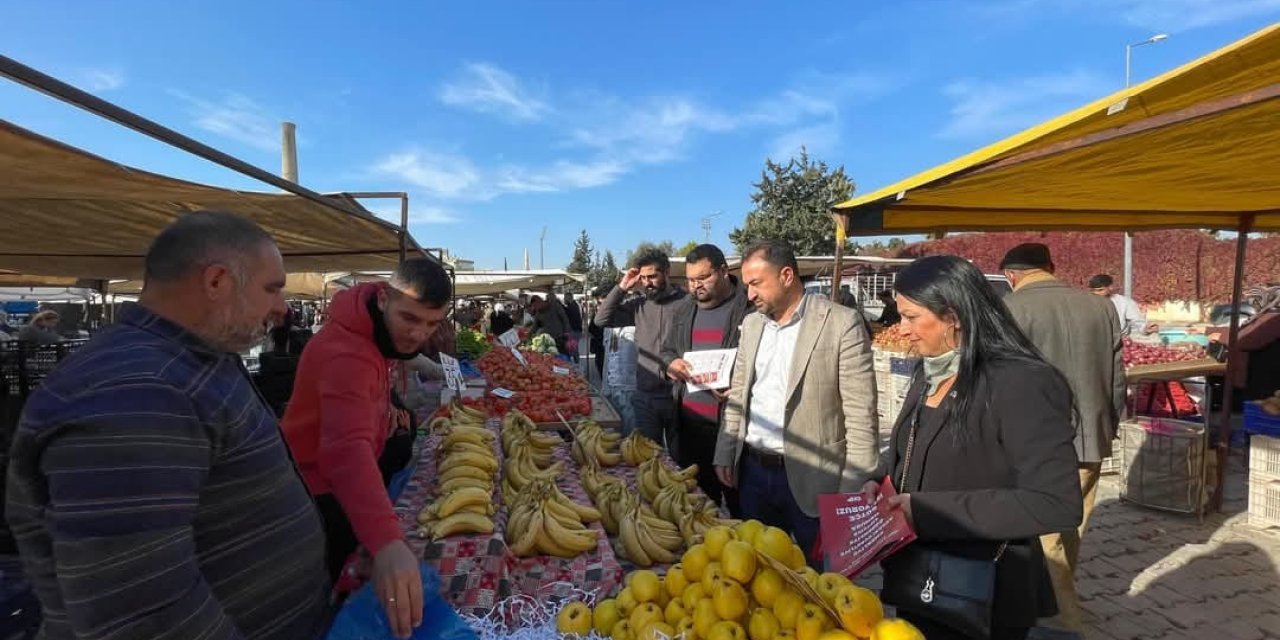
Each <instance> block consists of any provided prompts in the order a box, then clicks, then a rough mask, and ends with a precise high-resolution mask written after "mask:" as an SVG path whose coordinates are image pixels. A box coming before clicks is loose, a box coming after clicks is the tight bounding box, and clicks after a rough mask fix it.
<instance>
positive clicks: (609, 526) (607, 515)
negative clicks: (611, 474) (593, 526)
mask: <svg viewBox="0 0 1280 640" xmlns="http://www.w3.org/2000/svg"><path fill="white" fill-rule="evenodd" d="M589 491H590V490H588V492H589ZM591 500H592V501H593V502H594V503H595V505H596V508H597V509H599V510H600V524H602V525H604V530H605V531H607V532H609V535H611V536H616V535H618V532H619V531H620V530H621V527H620V524H621V522H622V519H623V518H625V517H626V516H627V512H628V511H630V510H631V509H632V508H633V507H635V506H637V505H638V503H639V501H638V500H636V496H635V494H634V493H631V492H630V491H628V490H627V485H626V484H624V483H622V482H616V483H615V482H602V483H600V484H599V485H598V487H597V489H596V492H595V493H594V494H592V495H591Z"/></svg>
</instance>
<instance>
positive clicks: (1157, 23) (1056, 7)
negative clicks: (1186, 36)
mask: <svg viewBox="0 0 1280 640" xmlns="http://www.w3.org/2000/svg"><path fill="white" fill-rule="evenodd" d="M971 5H973V6H971ZM960 6H962V7H963V8H964V10H965V11H969V12H972V11H976V12H977V13H978V14H979V15H981V16H983V18H984V19H988V20H989V19H995V20H1009V19H1026V18H1028V17H1032V16H1035V17H1042V16H1044V15H1045V14H1046V12H1056V13H1061V14H1064V15H1066V14H1071V15H1088V16H1095V17H1101V18H1102V19H1103V20H1104V21H1111V22H1123V23H1125V24H1128V25H1130V26H1133V27H1139V28H1141V29H1143V30H1144V31H1150V32H1152V33H1155V32H1166V33H1181V32H1185V31H1191V30H1194V29H1199V28H1202V27H1210V26H1213V25H1218V24H1225V23H1229V22H1234V21H1237V20H1243V19H1246V18H1254V17H1258V16H1266V15H1268V14H1277V13H1280V0H1007V1H1006V2H1003V3H977V4H975V3H970V2H965V3H963V4H961V5H960Z"/></svg>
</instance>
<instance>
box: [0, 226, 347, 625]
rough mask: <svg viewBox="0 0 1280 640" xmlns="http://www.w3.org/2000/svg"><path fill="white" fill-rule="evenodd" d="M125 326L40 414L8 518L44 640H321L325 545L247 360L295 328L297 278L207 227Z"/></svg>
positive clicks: (174, 240)
mask: <svg viewBox="0 0 1280 640" xmlns="http://www.w3.org/2000/svg"><path fill="white" fill-rule="evenodd" d="M144 264H145V266H144V268H145V273H146V284H145V285H144V287H143V291H142V295H141V297H140V298H139V300H138V303H137V304H129V305H126V306H125V307H124V308H123V309H122V310H121V313H120V316H119V318H118V323H117V324H115V325H114V326H112V327H109V328H107V329H104V330H103V331H102V332H101V333H99V334H98V335H96V336H95V337H94V338H93V340H92V341H91V342H90V343H89V344H88V345H86V346H85V347H83V348H82V349H80V350H79V351H78V352H76V353H75V354H73V355H72V356H70V357H68V358H67V359H66V360H65V361H64V362H63V363H62V364H61V365H60V366H59V367H58V369H57V370H55V371H54V372H53V373H52V374H51V375H50V376H49V377H48V379H46V380H45V382H44V384H43V385H41V387H40V389H39V390H37V391H36V392H35V393H33V394H32V395H31V398H30V399H29V400H28V401H27V405H26V410H25V412H24V413H23V417H22V421H21V424H19V426H18V430H17V434H16V437H15V438H14V441H13V446H12V448H11V455H12V464H11V466H10V467H9V476H8V520H9V524H10V525H11V526H12V529H13V532H14V535H15V537H16V538H17V542H18V548H19V550H20V551H21V554H22V560H23V562H24V564H25V566H26V575H27V577H28V578H30V580H31V583H32V586H33V587H34V591H35V593H36V595H37V597H38V598H39V599H40V606H41V609H42V610H43V614H44V622H43V628H42V629H41V631H40V637H42V638H49V639H50V640H55V639H70V638H101V639H103V640H133V639H136V640H152V639H155V638H172V639H178V638H205V639H208V640H232V639H235V638H261V639H277V640H294V639H298V638H318V637H320V636H321V634H323V633H324V631H325V626H326V624H327V618H328V611H327V609H328V596H329V581H328V579H327V578H326V577H325V571H324V531H323V529H322V527H321V523H320V518H319V516H318V515H317V514H316V509H315V506H314V505H313V504H312V501H311V497H310V496H309V495H307V489H306V487H305V486H304V484H303V481H302V479H301V478H299V477H298V472H297V470H296V469H295V468H294V465H293V461H292V460H290V459H289V451H288V449H287V448H286V446H285V443H284V441H283V440H282V439H281V437H280V431H279V429H277V427H276V419H275V416H274V415H273V414H272V412H271V409H270V408H268V407H267V405H266V404H265V403H264V402H263V401H262V399H261V397H260V396H259V395H258V394H257V393H256V392H255V391H254V389H253V383H252V382H251V381H250V380H249V374H248V372H247V371H246V370H245V368H244V364H243V362H242V361H241V359H240V355H239V354H240V353H242V352H244V351H247V350H248V349H249V348H250V347H252V346H253V345H254V344H257V343H258V342H259V341H260V340H262V337H263V336H264V335H265V334H266V331H267V327H269V326H270V325H272V324H276V323H279V322H280V321H281V319H282V318H283V317H284V312H285V306H284V294H283V289H284V284H285V273H284V263H283V261H282V260H281V258H280V252H279V250H278V249H277V248H276V245H275V243H274V242H272V240H271V236H269V235H267V233H266V232H264V231H263V230H262V229H260V228H259V227H258V226H257V225H255V224H253V223H252V222H250V221H249V220H246V219H244V218H241V217H239V216H236V215H233V214H230V213H218V212H198V213H189V214H186V215H184V216H182V217H181V218H179V219H178V220H177V221H176V222H174V223H173V224H171V225H169V226H168V227H167V228H166V229H165V230H164V231H163V232H161V233H160V235H159V236H157V237H156V239H155V241H154V242H153V243H152V245H151V248H150V250H149V251H148V252H147V256H146V258H145V263H144Z"/></svg>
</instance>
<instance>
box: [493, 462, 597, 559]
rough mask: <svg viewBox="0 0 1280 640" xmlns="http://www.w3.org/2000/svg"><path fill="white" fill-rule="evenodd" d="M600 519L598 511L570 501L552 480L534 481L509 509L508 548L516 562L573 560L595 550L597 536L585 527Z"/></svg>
mask: <svg viewBox="0 0 1280 640" xmlns="http://www.w3.org/2000/svg"><path fill="white" fill-rule="evenodd" d="M599 519H600V512H599V511H596V510H595V509H593V508H591V507H586V506H583V505H580V504H578V503H576V502H574V501H573V500H571V499H570V498H569V497H568V496H566V495H564V493H562V492H561V491H560V488H559V487H557V486H556V483H555V481H554V480H550V479H542V480H535V481H533V482H531V483H529V485H528V486H526V487H525V488H524V490H523V491H521V492H520V493H519V494H518V495H517V496H516V499H515V501H514V504H513V505H512V507H511V513H510V515H509V516H508V517H507V545H508V546H509V547H510V548H511V552H512V553H514V554H515V555H516V557H519V558H525V557H528V556H532V555H552V556H557V557H561V558H573V557H576V556H578V555H581V554H583V553H586V552H588V551H591V550H593V549H595V548H596V544H597V541H598V537H597V533H596V531H594V530H592V529H589V528H587V527H586V524H585V523H587V522H595V521H597V520H599Z"/></svg>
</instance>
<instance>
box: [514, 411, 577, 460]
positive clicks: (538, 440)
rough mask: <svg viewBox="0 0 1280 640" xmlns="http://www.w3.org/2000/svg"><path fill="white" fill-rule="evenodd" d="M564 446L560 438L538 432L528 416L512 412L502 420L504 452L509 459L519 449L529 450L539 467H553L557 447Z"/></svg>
mask: <svg viewBox="0 0 1280 640" xmlns="http://www.w3.org/2000/svg"><path fill="white" fill-rule="evenodd" d="M562 444H564V441H563V440H561V439H560V437H559V436H556V435H555V434H551V433H543V432H541V431H538V427H537V425H536V424H534V422H533V421H532V420H530V419H529V417H528V416H526V415H524V414H523V413H521V412H519V411H517V410H514V409H513V410H511V411H510V412H508V413H507V415H506V416H505V417H503V418H502V452H503V453H505V454H506V455H507V456H508V457H510V456H512V455H514V452H515V451H517V450H519V449H528V450H529V453H530V455H532V456H533V460H534V462H535V463H537V465H538V466H539V467H542V468H544V469H545V468H546V467H549V466H551V462H552V460H553V459H554V455H553V454H554V453H555V449H556V447H559V446H560V445H562Z"/></svg>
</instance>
